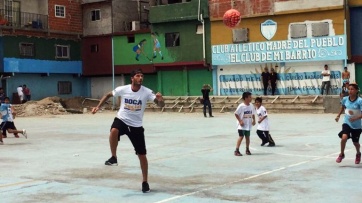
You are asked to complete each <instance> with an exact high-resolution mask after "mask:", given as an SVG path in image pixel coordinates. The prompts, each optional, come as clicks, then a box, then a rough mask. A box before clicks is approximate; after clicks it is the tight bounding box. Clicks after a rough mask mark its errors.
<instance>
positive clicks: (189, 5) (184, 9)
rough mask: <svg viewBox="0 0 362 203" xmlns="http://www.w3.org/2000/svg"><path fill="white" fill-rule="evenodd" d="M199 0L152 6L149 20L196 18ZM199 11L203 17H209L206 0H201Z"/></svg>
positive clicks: (155, 21)
mask: <svg viewBox="0 0 362 203" xmlns="http://www.w3.org/2000/svg"><path fill="white" fill-rule="evenodd" d="M198 6H199V0H191V1H190V2H186V3H177V4H168V5H161V6H152V7H151V8H150V14H149V18H150V22H151V23H161V22H170V21H185V20H194V19H197V14H198ZM201 13H202V14H203V17H204V18H208V17H209V9H208V0H201Z"/></svg>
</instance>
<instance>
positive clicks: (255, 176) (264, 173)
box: [154, 150, 349, 203]
mask: <svg viewBox="0 0 362 203" xmlns="http://www.w3.org/2000/svg"><path fill="white" fill-rule="evenodd" d="M347 151H349V150H346V152H347ZM335 154H339V152H338V153H333V154H329V155H325V156H322V157H317V158H314V159H311V160H307V161H302V162H298V163H295V164H291V165H288V166H286V167H281V168H278V169H274V170H271V171H266V172H263V173H259V174H256V175H253V176H249V177H246V178H242V179H239V180H236V181H232V182H229V183H224V184H221V185H216V186H213V187H208V188H204V189H201V190H197V191H195V192H190V193H186V194H183V195H177V196H174V197H170V198H167V199H164V200H161V201H157V202H154V203H164V202H170V201H172V200H176V199H180V198H183V197H187V196H191V195H194V194H197V193H200V192H204V191H209V190H213V189H216V188H221V187H224V186H228V185H232V184H235V183H240V182H243V181H245V180H250V179H253V178H258V177H260V176H264V175H268V174H271V173H274V172H278V171H281V170H285V169H288V168H292V167H296V166H300V165H303V164H306V163H309V162H311V161H316V160H320V159H323V158H325V157H328V156H332V155H335Z"/></svg>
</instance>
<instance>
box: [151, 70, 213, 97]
mask: <svg viewBox="0 0 362 203" xmlns="http://www.w3.org/2000/svg"><path fill="white" fill-rule="evenodd" d="M158 80H159V82H158V85H159V87H158V90H160V91H161V93H162V94H163V95H165V96H199V95H201V88H202V85H203V84H212V72H210V71H207V70H186V69H184V70H177V71H159V72H158Z"/></svg>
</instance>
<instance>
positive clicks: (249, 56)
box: [212, 35, 347, 65]
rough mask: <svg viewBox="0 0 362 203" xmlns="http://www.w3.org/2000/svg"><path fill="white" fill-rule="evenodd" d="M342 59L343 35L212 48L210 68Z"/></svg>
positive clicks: (343, 49)
mask: <svg viewBox="0 0 362 203" xmlns="http://www.w3.org/2000/svg"><path fill="white" fill-rule="evenodd" d="M345 59H347V42H346V37H345V35H337V36H326V37H318V38H303V39H298V40H284V41H265V42H253V43H243V44H223V45H213V46H212V64H213V65H230V64H249V63H269V62H270V63H272V62H278V63H280V62H303V61H330V60H331V61H334V60H345Z"/></svg>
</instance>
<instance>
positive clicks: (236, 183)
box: [0, 112, 362, 203]
mask: <svg viewBox="0 0 362 203" xmlns="http://www.w3.org/2000/svg"><path fill="white" fill-rule="evenodd" d="M115 114H116V113H115V112H101V113H97V114H96V115H91V114H82V115H79V114H78V115H76V114H75V115H61V116H44V117H26V118H17V119H15V124H16V126H17V127H18V128H19V129H22V128H26V129H27V131H28V134H29V138H28V139H27V140H26V139H24V138H21V139H16V138H13V137H12V135H9V136H8V138H6V139H4V141H5V145H2V146H1V145H0V170H1V172H0V202H1V203H5V202H11V203H13V202H132V203H137V202H142V203H143V202H154V203H161V202H178V203H180V202H182V203H183V202H201V203H204V202H263V203H264V202H303V203H304V202H323V203H324V202H361V201H362V200H361V198H362V197H361V191H362V189H361V180H362V164H360V165H355V164H354V158H355V149H354V147H353V145H352V143H351V141H350V140H349V142H348V143H347V152H346V158H345V159H344V160H343V162H342V163H340V164H337V163H336V162H335V159H336V157H337V154H338V153H339V143H340V140H339V138H338V137H337V133H338V132H339V131H340V129H341V124H342V122H341V121H340V122H339V123H336V122H335V121H334V118H335V114H271V115H270V116H269V117H270V122H271V125H272V130H271V134H272V136H273V138H274V140H275V142H276V144H277V146H276V147H261V146H260V142H261V141H260V140H259V138H258V137H257V135H256V133H255V130H256V126H255V127H254V129H253V131H252V135H251V152H252V155H251V156H246V155H244V156H242V157H235V156H234V155H233V151H234V149H235V143H236V139H237V131H236V129H235V127H236V119H235V117H234V115H233V113H223V114H215V117H214V118H204V117H203V115H202V114H200V113H191V114H190V113H186V114H184V113H153V112H146V113H145V118H144V127H145V129H146V131H145V133H146V143H147V146H148V159H149V183H150V187H151V190H152V191H151V193H147V194H143V193H142V192H141V172H140V168H139V162H138V158H137V157H136V156H135V155H134V150H133V147H132V145H131V143H130V141H129V140H128V138H127V137H126V136H124V137H122V138H121V141H120V143H119V148H118V156H119V158H118V162H119V166H117V167H110V166H105V165H104V161H105V160H107V159H108V158H109V157H110V151H109V145H108V132H109V128H110V125H111V123H112V121H113V118H114V116H115ZM241 152H242V153H243V154H244V152H245V142H244V141H243V143H242V148H241Z"/></svg>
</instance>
